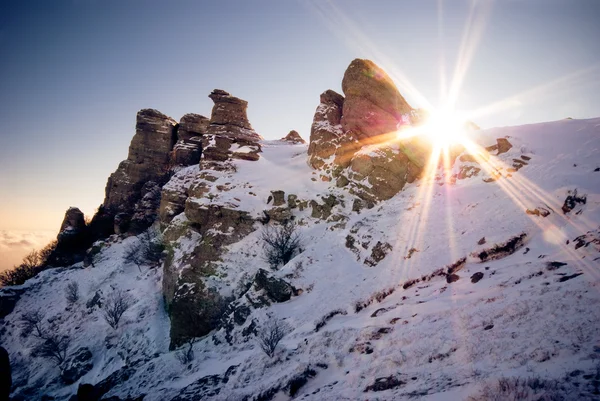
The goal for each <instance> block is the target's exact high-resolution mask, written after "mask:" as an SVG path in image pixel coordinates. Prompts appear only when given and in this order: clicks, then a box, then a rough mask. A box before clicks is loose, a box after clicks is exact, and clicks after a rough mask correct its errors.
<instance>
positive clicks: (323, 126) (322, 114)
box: [308, 90, 344, 169]
mask: <svg viewBox="0 0 600 401" xmlns="http://www.w3.org/2000/svg"><path fill="white" fill-rule="evenodd" d="M343 107H344V97H343V96H342V95H340V94H339V93H336V92H334V91H332V90H327V91H325V92H323V93H322V94H321V99H320V103H319V106H317V110H316V111H315V116H314V118H313V123H312V126H311V128H310V145H309V146H308V162H309V164H310V165H311V166H312V167H313V168H315V169H319V168H322V167H323V166H324V165H325V160H327V159H328V158H329V157H331V156H333V155H334V154H335V150H336V148H337V142H338V140H339V138H340V137H341V136H342V134H343V132H342V125H341V120H342V109H343Z"/></svg>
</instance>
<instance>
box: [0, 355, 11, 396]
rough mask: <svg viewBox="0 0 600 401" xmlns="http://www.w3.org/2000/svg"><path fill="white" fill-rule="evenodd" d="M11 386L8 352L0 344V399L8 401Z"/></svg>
mask: <svg viewBox="0 0 600 401" xmlns="http://www.w3.org/2000/svg"><path fill="white" fill-rule="evenodd" d="M11 387H12V372H11V368H10V359H9V357H8V352H7V351H6V349H5V348H4V347H2V346H0V401H5V400H6V401H8V398H9V395H10V390H11Z"/></svg>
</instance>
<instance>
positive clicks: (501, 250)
mask: <svg viewBox="0 0 600 401" xmlns="http://www.w3.org/2000/svg"><path fill="white" fill-rule="evenodd" d="M526 237H527V234H526V233H521V234H520V235H517V236H515V237H512V238H511V239H509V240H508V241H506V242H505V243H503V244H497V245H495V246H494V247H492V248H490V249H486V250H484V251H481V252H479V253H478V254H477V257H478V258H479V260H481V261H482V262H487V261H489V260H495V259H501V258H504V257H506V256H508V255H512V254H513V253H515V252H516V251H517V250H518V249H519V248H521V247H522V246H523V245H524V244H525V238H526Z"/></svg>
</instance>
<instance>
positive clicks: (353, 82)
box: [341, 59, 412, 140]
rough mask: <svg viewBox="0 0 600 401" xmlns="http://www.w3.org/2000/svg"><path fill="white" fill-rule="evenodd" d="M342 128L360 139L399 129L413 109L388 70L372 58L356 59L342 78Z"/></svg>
mask: <svg viewBox="0 0 600 401" xmlns="http://www.w3.org/2000/svg"><path fill="white" fill-rule="evenodd" d="M342 90H343V91H344V95H345V100H344V108H343V111H342V120H341V123H342V127H343V130H344V132H345V133H348V132H352V135H353V136H354V137H355V138H357V139H359V140H360V139H366V138H373V137H377V136H379V135H382V134H387V133H391V132H395V131H397V130H398V128H399V127H400V125H402V124H403V123H404V122H405V121H403V116H410V114H411V111H412V108H411V107H410V106H409V105H408V103H407V102H406V100H404V98H403V97H402V95H400V92H398V89H397V88H396V85H394V82H393V81H392V79H391V78H390V77H389V76H388V75H387V74H386V72H385V71H384V70H383V69H381V68H380V67H379V66H377V65H376V64H375V63H373V62H372V61H370V60H363V59H355V60H353V61H352V63H350V66H348V68H347V69H346V72H345V74H344V78H343V80H342Z"/></svg>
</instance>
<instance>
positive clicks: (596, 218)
mask: <svg viewBox="0 0 600 401" xmlns="http://www.w3.org/2000/svg"><path fill="white" fill-rule="evenodd" d="M497 138H506V139H507V140H508V141H509V142H510V143H511V144H512V147H511V148H510V149H509V150H508V151H507V152H505V153H502V154H499V155H497V156H496V155H494V153H493V152H491V153H490V155H489V160H488V161H486V162H485V163H483V162H480V163H477V162H475V161H473V160H472V159H470V158H469V157H460V158H458V159H457V160H456V163H454V166H453V167H452V170H451V171H447V172H444V169H443V168H442V167H439V168H437V169H436V170H435V173H434V174H431V175H430V176H428V177H426V178H423V179H421V180H417V181H415V182H414V183H412V184H408V185H407V186H405V187H404V189H403V190H402V191H401V192H399V193H398V194H397V195H395V196H394V197H392V198H391V199H389V200H387V201H382V202H379V203H376V204H375V206H374V207H372V208H361V209H354V210H353V200H354V197H353V196H352V195H351V194H349V193H348V191H346V190H345V189H344V188H338V187H336V186H335V185H334V183H333V182H328V181H324V180H322V179H321V177H319V175H318V174H317V172H315V171H314V170H313V169H311V168H310V167H309V166H308V165H307V156H306V152H307V145H301V144H296V145H294V144H289V143H286V142H282V141H262V142H261V146H262V153H261V154H260V159H259V160H257V161H249V160H235V161H233V162H232V163H233V166H232V167H231V168H229V169H226V170H222V171H211V174H212V178H211V179H210V180H207V179H206V177H200V171H199V168H198V167H197V166H192V167H186V168H183V169H181V170H180V171H179V172H178V173H177V174H175V176H174V177H173V178H171V181H170V182H169V183H167V184H166V186H165V188H166V189H167V190H172V191H180V192H186V193H187V192H188V191H191V190H192V188H193V187H194V186H195V185H198V184H202V185H206V188H208V193H206V194H203V195H202V196H198V197H196V198H192V197H190V198H189V199H188V200H187V203H188V204H189V203H190V202H196V203H197V204H198V205H200V206H208V205H210V204H218V205H226V206H227V207H228V208H230V209H233V210H237V209H239V210H243V211H245V212H248V214H249V215H250V216H251V217H252V218H253V219H257V220H258V219H261V218H262V217H264V211H265V210H266V209H268V208H269V207H270V206H269V205H268V203H269V202H271V201H270V199H269V197H270V196H271V195H272V191H284V192H285V194H288V195H289V194H294V195H296V196H297V199H298V200H299V203H298V204H299V205H300V206H299V207H298V208H295V209H294V210H293V216H294V221H295V223H296V227H297V230H298V233H299V234H300V236H301V248H302V252H301V253H299V254H298V255H296V256H295V257H294V258H293V259H292V260H291V261H290V262H289V263H287V264H286V265H285V266H283V267H282V268H281V269H280V270H277V271H273V270H271V269H269V267H268V264H267V263H266V262H265V260H264V257H263V250H262V247H263V240H262V232H263V226H262V224H261V223H259V222H256V223H254V226H253V228H254V229H255V230H254V231H253V232H251V233H250V234H249V235H247V236H245V237H243V238H242V239H241V240H240V241H239V242H235V243H233V244H231V245H228V246H227V247H226V253H224V254H223V255H222V257H221V259H220V261H219V262H218V263H217V264H216V266H217V267H216V273H215V274H214V275H212V276H211V278H210V279H211V280H212V281H211V283H212V285H214V286H215V288H218V289H219V290H220V291H221V292H222V294H226V295H227V296H232V297H234V298H235V299H236V300H237V301H238V302H239V303H241V304H248V305H250V303H251V301H252V299H253V297H254V296H255V294H254V292H256V289H254V288H250V287H249V286H250V284H251V281H250V282H249V283H248V286H245V283H246V282H248V281H249V280H250V278H252V277H254V276H255V275H256V273H257V272H258V271H259V269H266V270H269V272H270V274H272V275H273V276H274V277H277V278H281V279H284V280H286V281H287V282H289V283H290V284H291V285H292V286H293V287H295V289H296V290H297V291H296V295H294V296H292V297H291V299H290V300H288V301H286V302H281V303H271V304H270V305H265V306H262V307H250V308H249V313H250V314H249V316H248V317H247V318H246V319H244V322H243V323H242V324H236V325H234V326H233V327H223V328H221V329H218V330H213V331H212V332H211V333H210V334H208V335H207V336H205V337H204V338H200V339H198V340H197V341H196V342H195V343H194V344H193V354H194V358H193V359H191V360H188V361H185V363H182V362H181V361H180V360H181V359H183V357H182V355H183V353H184V352H185V350H186V349H187V346H183V347H181V348H180V349H179V350H171V351H170V350H169V343H170V338H169V316H168V314H167V311H166V310H165V303H164V301H163V293H162V285H163V273H162V269H161V268H160V267H159V266H150V265H148V264H144V265H142V266H140V267H139V268H138V267H137V266H136V265H135V264H134V263H131V262H126V261H125V260H124V254H125V253H126V252H127V250H128V249H130V247H131V246H132V244H134V243H135V242H136V241H140V240H141V239H142V236H143V234H142V235H140V236H138V237H128V238H122V237H119V236H116V235H115V236H113V237H111V238H110V239H109V240H107V241H105V242H103V244H102V249H101V250H100V251H99V253H98V255H96V257H95V259H94V264H93V265H91V266H88V267H83V264H82V263H79V264H76V265H73V266H71V267H68V268H60V269H55V270H47V271H45V272H43V273H42V274H40V275H39V276H38V277H36V278H34V279H32V280H29V281H28V282H27V283H26V284H24V285H23V286H22V287H17V288H16V290H19V289H20V288H22V289H24V290H25V291H23V292H22V294H21V296H20V299H19V301H18V302H17V303H16V306H15V309H14V311H12V313H10V314H9V315H8V316H6V317H5V318H4V321H3V325H2V329H1V342H2V345H3V346H4V347H5V348H7V350H8V351H9V355H10V358H11V361H12V363H13V383H14V392H13V396H14V397H15V399H24V400H38V399H42V395H49V396H51V397H54V398H47V399H56V400H63V399H64V400H68V399H69V398H70V397H71V396H72V395H73V394H75V393H76V392H77V388H78V385H79V384H81V383H92V384H98V383H99V382H102V381H104V382H103V383H104V387H103V389H104V390H105V393H104V395H103V396H104V397H105V398H108V397H111V396H116V397H119V399H128V397H130V399H141V398H138V397H141V396H144V397H143V400H145V401H162V400H178V401H183V400H269V399H273V400H288V399H292V398H293V399H302V400H371V401H372V400H399V399H409V398H416V399H424V400H454V399H456V400H463V399H467V398H468V397H469V396H476V394H477V392H478V391H480V389H481V388H482V387H483V386H485V385H493V383H495V382H494V380H497V379H498V378H501V377H524V378H529V377H539V378H541V379H543V380H557V381H558V382H559V383H560V386H561V388H560V389H553V390H552V391H554V393H556V394H561V395H562V396H564V399H569V400H574V399H599V398H598V397H600V395H599V393H598V391H599V386H600V384H599V381H598V380H600V377H599V375H600V323H599V322H600V118H596V119H589V120H562V121H557V122H549V123H543V124H533V125H526V126H519V127H504V128H495V129H491V130H486V131H475V132H472V133H471V139H472V140H473V141H474V142H476V143H477V144H479V145H480V146H482V147H489V146H490V145H493V144H495V143H496V139H497ZM235 151H236V152H243V151H244V150H243V149H242V148H240V149H237V150H235ZM463 156H466V154H463ZM516 160H518V162H517V161H516ZM515 163H516V167H515ZM484 164H485V166H484ZM486 166H487V168H486ZM467 167H472V168H470V169H466V168H467ZM475 168H477V169H478V170H479V171H478V172H477V173H475V174H473V175H472V176H470V177H464V176H463V177H461V176H460V172H461V171H471V172H473V171H475ZM331 195H333V196H334V197H335V202H331V204H330V205H329V206H331V210H330V213H328V215H327V216H325V217H322V218H316V217H314V215H313V214H312V213H311V208H310V207H308V205H309V204H310V201H311V200H312V201H316V202H317V204H320V205H326V204H327V202H328V201H327V199H333V198H329V197H330V196H331ZM569 195H571V196H572V198H571V199H574V201H573V202H572V205H571V206H572V208H571V210H568V211H567V213H565V212H564V211H563V210H562V208H563V206H564V204H565V199H566V198H567V197H568V196H569ZM583 199H585V201H584V200H583ZM304 201H306V203H305V204H304V206H302V202H304ZM312 210H315V208H314V207H313V208H312ZM526 211H528V212H526ZM189 224H190V222H189V221H188V219H187V218H186V215H185V214H184V213H181V214H179V215H177V216H176V217H174V219H173V221H172V222H171V223H170V226H169V228H168V230H171V231H174V227H177V225H180V226H181V227H186V226H187V225H189ZM268 224H269V225H273V223H272V222H271V223H268ZM197 241H198V238H197V237H195V236H194V235H188V236H182V237H180V238H176V239H175V240H173V242H172V243H171V244H170V245H168V247H170V249H171V250H172V257H173V259H174V260H175V261H176V262H177V263H179V264H177V263H175V264H174V265H176V266H182V267H181V272H184V271H185V269H186V268H187V267H186V266H187V265H186V264H185V263H187V262H185V260H186V258H188V257H189V256H190V254H191V253H193V252H194V243H195V242H197ZM181 272H180V274H183V273H181ZM70 282H76V283H77V284H78V288H79V293H80V296H79V299H78V300H77V301H75V302H74V303H72V304H69V303H68V302H67V300H66V298H65V289H66V287H67V285H68V284H69V283H70ZM239 283H241V284H242V285H240V284H239ZM119 291H121V294H128V297H129V299H130V302H131V306H130V307H129V308H128V309H127V310H126V311H125V313H124V314H123V318H122V320H121V322H120V323H119V325H118V327H117V328H116V329H114V328H112V327H111V326H110V325H109V324H108V323H107V322H106V321H105V319H104V318H103V315H102V310H103V309H102V308H101V304H102V302H107V300H109V299H110V298H111V296H114V294H116V293H118V292H119ZM96 294H98V296H97V297H96V301H99V302H100V304H98V302H93V298H94V296H95V295H96ZM38 309H39V311H40V313H42V314H43V319H41V323H40V324H42V325H43V326H44V328H45V330H48V331H51V332H54V333H59V334H60V335H65V336H68V337H69V338H70V343H69V345H68V349H67V351H68V352H67V354H68V355H74V354H75V353H76V352H77V351H79V350H81V349H82V348H83V347H85V348H87V349H88V350H89V352H90V353H91V355H92V357H91V358H84V359H85V361H84V362H81V363H79V365H78V366H83V365H86V364H87V365H88V368H87V369H86V372H85V374H83V375H82V376H81V377H78V378H77V379H76V380H75V381H74V383H72V384H69V385H65V383H64V382H62V381H61V380H60V379H59V376H60V375H61V371H60V370H59V368H58V367H57V366H56V364H55V363H54V362H53V361H52V360H51V359H48V358H39V357H35V356H34V355H33V354H34V352H33V350H34V349H35V345H36V344H38V343H39V342H40V338H37V337H36V336H35V335H34V333H32V332H26V331H24V330H23V322H22V320H23V316H24V315H26V314H27V313H29V314H31V312H34V311H36V310H38ZM273 321H281V322H284V324H285V326H286V327H288V328H289V330H288V333H287V335H286V336H285V337H284V338H283V340H282V341H281V343H280V344H279V346H278V348H277V349H276V350H275V355H274V356H273V358H270V357H269V356H267V355H266V354H265V353H264V352H263V351H262V350H261V349H260V347H259V346H258V344H257V341H256V336H255V335H254V334H251V333H252V332H253V331H254V330H256V327H258V328H260V327H262V326H265V325H267V324H268V322H273ZM249 333H250V334H249ZM67 359H69V358H67ZM67 365H68V366H72V365H77V363H75V362H73V361H69V360H67ZM107 377H110V380H108V381H107V380H105V379H106V378H107ZM540 391H542V390H540ZM548 391H550V390H548ZM478 399H485V398H478ZM531 399H535V398H531Z"/></svg>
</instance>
